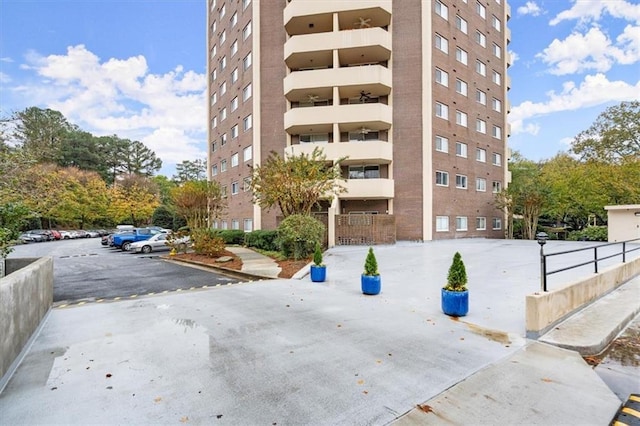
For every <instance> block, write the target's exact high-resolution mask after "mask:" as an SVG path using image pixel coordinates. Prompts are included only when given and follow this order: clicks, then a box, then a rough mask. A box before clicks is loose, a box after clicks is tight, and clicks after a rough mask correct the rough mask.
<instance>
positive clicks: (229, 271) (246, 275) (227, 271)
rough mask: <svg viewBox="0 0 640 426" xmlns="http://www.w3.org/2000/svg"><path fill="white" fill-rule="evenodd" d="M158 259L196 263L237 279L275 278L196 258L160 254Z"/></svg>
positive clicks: (185, 263) (180, 262)
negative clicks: (175, 257)
mask: <svg viewBox="0 0 640 426" xmlns="http://www.w3.org/2000/svg"><path fill="white" fill-rule="evenodd" d="M160 259H162V260H164V261H167V262H173V263H178V264H184V265H196V266H201V267H204V268H207V269H212V270H214V271H218V272H220V273H222V274H224V275H227V276H230V277H232V278H237V279H241V280H243V279H247V280H273V279H275V278H272V277H265V276H262V275H255V274H249V273H247V272H242V271H238V270H237V269H231V268H225V267H224V266H214V265H210V264H208V263H204V262H198V261H196V260H186V259H172V258H169V257H168V256H160Z"/></svg>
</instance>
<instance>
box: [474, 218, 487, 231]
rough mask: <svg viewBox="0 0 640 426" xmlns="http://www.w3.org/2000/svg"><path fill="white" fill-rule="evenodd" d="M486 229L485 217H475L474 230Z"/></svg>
mask: <svg viewBox="0 0 640 426" xmlns="http://www.w3.org/2000/svg"><path fill="white" fill-rule="evenodd" d="M486 229H487V218H486V217H476V230H478V231H484V230H486Z"/></svg>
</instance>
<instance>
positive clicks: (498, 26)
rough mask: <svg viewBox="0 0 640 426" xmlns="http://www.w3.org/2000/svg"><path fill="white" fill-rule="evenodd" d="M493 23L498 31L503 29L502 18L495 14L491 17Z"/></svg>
mask: <svg viewBox="0 0 640 426" xmlns="http://www.w3.org/2000/svg"><path fill="white" fill-rule="evenodd" d="M491 25H492V26H493V28H495V29H496V30H497V31H498V32H500V31H502V23H501V22H500V20H499V19H498V18H497V17H496V16H493V17H492V18H491Z"/></svg>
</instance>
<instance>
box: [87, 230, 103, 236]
mask: <svg viewBox="0 0 640 426" xmlns="http://www.w3.org/2000/svg"><path fill="white" fill-rule="evenodd" d="M86 232H87V238H97V237H99V236H100V233H99V232H98V231H96V230H95V229H88V230H87V231H86Z"/></svg>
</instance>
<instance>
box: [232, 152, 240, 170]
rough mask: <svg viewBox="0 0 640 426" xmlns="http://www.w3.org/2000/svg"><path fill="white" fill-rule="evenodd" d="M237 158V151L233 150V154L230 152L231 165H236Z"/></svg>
mask: <svg viewBox="0 0 640 426" xmlns="http://www.w3.org/2000/svg"><path fill="white" fill-rule="evenodd" d="M238 159H239V155H238V153H237V152H234V153H233V154H231V167H238V163H239V161H238Z"/></svg>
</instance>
